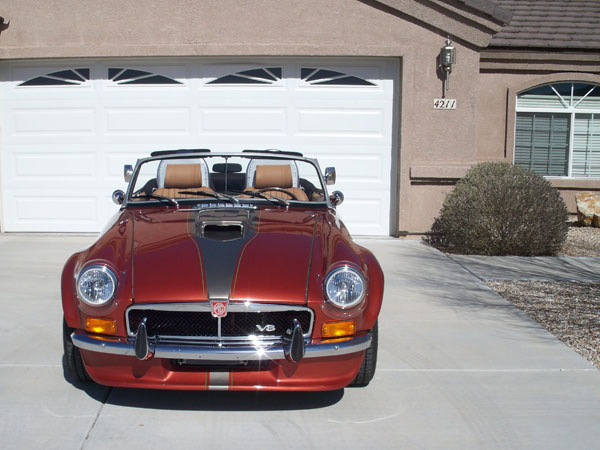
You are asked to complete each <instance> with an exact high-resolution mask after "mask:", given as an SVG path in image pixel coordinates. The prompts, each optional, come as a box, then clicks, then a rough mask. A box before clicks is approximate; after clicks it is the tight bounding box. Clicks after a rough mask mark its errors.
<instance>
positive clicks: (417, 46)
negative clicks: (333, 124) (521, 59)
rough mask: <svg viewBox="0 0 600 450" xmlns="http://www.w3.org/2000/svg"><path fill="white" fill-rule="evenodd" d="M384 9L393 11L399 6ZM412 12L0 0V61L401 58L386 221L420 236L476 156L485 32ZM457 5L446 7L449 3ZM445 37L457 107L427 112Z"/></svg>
mask: <svg viewBox="0 0 600 450" xmlns="http://www.w3.org/2000/svg"><path fill="white" fill-rule="evenodd" d="M384 3H388V4H389V5H391V6H394V5H397V6H398V7H399V8H401V7H402V6H403V5H404V4H405V3H406V2H403V1H395V2H384ZM407 5H408V4H407ZM411 5H412V6H411V8H413V9H414V8H416V9H414V11H412V10H411V11H408V12H401V11H395V10H393V8H391V7H390V6H382V4H381V3H377V2H372V1H369V0H365V1H359V0H328V1H327V2H323V1H322V0H303V1H299V0H254V1H242V0H170V1H169V0H143V1H142V0H130V1H126V2H124V1H122V0H103V1H102V2H98V1H95V0H62V1H59V0H53V1H44V2H39V1H35V0H4V1H3V2H2V4H1V5H0V15H2V16H3V17H5V18H9V19H10V26H9V27H8V28H7V29H5V30H3V31H2V32H1V33H0V59H20V58H75V57H115V56H123V57H137V56H241V55H243V56H252V55H269V56H385V57H393V58H399V59H400V60H401V64H400V67H401V69H400V73H399V74H398V77H399V80H400V86H399V92H398V98H399V102H398V105H399V106H398V111H397V117H398V120H397V123H398V127H397V134H396V135H395V136H394V141H395V142H396V144H395V145H394V149H393V151H394V155H393V161H394V164H395V166H394V167H393V169H392V172H393V173H392V174H390V179H391V182H390V184H391V187H392V191H393V192H397V190H398V187H399V196H398V197H397V198H396V200H395V202H397V203H396V206H397V207H396V208H395V210H394V208H392V210H393V211H394V213H393V214H394V217H392V224H393V225H395V226H396V227H397V229H399V230H407V231H412V232H419V231H426V230H428V229H429V227H430V224H431V222H432V220H433V217H434V216H435V215H436V214H437V212H438V210H439V207H440V205H441V199H443V196H444V194H445V193H446V192H447V191H448V189H449V186H448V185H447V184H446V183H445V182H444V180H442V183H440V177H441V178H442V179H443V178H444V177H446V176H448V173H452V174H456V173H464V170H465V169H466V168H467V167H468V166H470V165H471V164H473V163H474V162H475V161H477V159H478V158H479V157H480V156H481V155H478V153H477V148H478V131H477V130H478V123H479V122H478V117H479V115H480V113H479V109H480V108H481V104H482V103H481V102H480V101H478V96H479V95H480V90H481V86H482V85H481V83H478V82H477V80H478V78H479V50H478V47H477V45H482V44H485V42H487V40H489V38H490V37H491V31H490V30H489V29H488V27H489V26H491V25H490V22H485V23H482V26H481V27H477V26H473V24H474V23H475V22H474V21H476V20H477V17H476V16H475V15H474V14H473V13H472V11H471V12H470V13H469V14H470V17H469V19H468V20H466V19H463V18H461V17H460V16H459V15H457V14H456V13H454V12H453V13H451V14H444V11H442V7H441V6H439V7H436V8H434V9H431V10H429V11H426V14H425V16H423V17H427V23H424V22H423V21H421V20H420V19H419V18H418V17H415V16H418V15H419V14H421V16H422V15H423V14H424V10H423V8H425V6H423V4H422V3H419V2H412V3H411ZM460 6H461V4H460V2H456V5H454V6H453V8H455V9H456V8H457V7H460ZM417 10H418V11H417ZM417 12H418V14H417ZM409 13H410V14H415V16H411V15H410V14H409ZM421 16H419V17H421ZM447 30H452V32H453V37H454V39H455V40H456V41H457V43H456V44H455V45H456V47H457V64H456V66H455V68H454V70H453V73H452V75H451V80H450V82H451V89H450V91H449V92H448V95H447V96H448V97H450V98H454V99H456V100H457V104H458V106H457V109H456V110H452V111H436V110H434V109H433V101H434V98H439V97H441V96H442V81H441V80H440V79H439V77H438V74H437V67H436V57H437V55H438V53H439V51H440V48H441V47H442V46H443V45H444V40H445V38H446V32H447ZM457 36H458V37H457ZM489 107H490V106H489V105H487V104H486V105H485V108H489ZM501 109H502V108H501ZM494 127H496V128H498V127H497V125H496V124H494ZM500 134H501V133H500ZM496 140H497V138H496ZM494 151H496V150H494ZM492 153H493V152H492ZM494 154H495V153H494ZM411 168H413V169H412V170H413V173H414V175H413V177H412V178H411ZM396 170H398V173H399V179H398V180H397V177H396V174H395V173H394V172H395V171H396ZM448 171H449V172H448ZM419 174H420V175H419ZM393 197H394V196H393Z"/></svg>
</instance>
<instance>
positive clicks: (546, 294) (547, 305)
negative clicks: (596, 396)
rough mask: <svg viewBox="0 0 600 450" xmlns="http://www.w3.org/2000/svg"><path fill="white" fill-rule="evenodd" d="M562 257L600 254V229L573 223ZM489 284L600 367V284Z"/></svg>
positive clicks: (498, 282)
mask: <svg viewBox="0 0 600 450" xmlns="http://www.w3.org/2000/svg"><path fill="white" fill-rule="evenodd" d="M560 256H595V257H600V228H592V227H579V226H577V225H575V224H572V225H571V227H570V228H569V232H568V235H567V240H566V242H565V245H564V246H563V249H562V251H561V253H560ZM487 285H488V286H489V287H490V288H492V289H493V290H494V291H496V292H497V293H498V294H500V295H501V296H502V297H504V298H505V299H506V300H508V301H509V302H510V303H512V304H513V305H515V306H516V307H517V308H519V309H521V310H522V311H524V312H525V313H526V314H527V315H528V316H529V317H531V318H532V319H534V320H535V321H536V322H538V323H540V324H541V325H542V326H543V327H544V328H546V329H547V330H548V331H550V332H551V333H552V334H553V335H555V336H556V337H557V338H558V339H560V340H561V341H562V342H564V343H565V344H567V345H568V346H569V347H571V348H572V349H573V350H575V351H576V352H577V353H579V354H580V355H581V356H583V357H584V358H586V359H587V360H589V361H590V362H592V364H594V365H595V366H596V367H597V368H599V369H600V283H575V282H547V281H516V282H511V281H489V282H487Z"/></svg>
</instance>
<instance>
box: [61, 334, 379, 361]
mask: <svg viewBox="0 0 600 450" xmlns="http://www.w3.org/2000/svg"><path fill="white" fill-rule="evenodd" d="M71 339H72V340H73V344H75V345H76V346H77V347H79V348H80V349H83V350H89V351H92V352H100V353H109V354H113V355H125V356H136V352H135V341H134V340H133V339H129V340H128V341H127V342H123V341H109V340H106V339H99V338H96V337H93V336H89V335H87V334H82V333H77V332H74V333H73V334H71ZM148 344H149V350H150V352H151V353H152V357H154V358H167V359H188V360H206V361H232V362H235V361H260V360H277V359H286V355H288V354H289V349H288V348H286V347H285V346H284V345H270V346H267V345H265V346H261V345H260V344H258V345H248V346H223V347H218V346H207V345H194V344H187V343H172V342H169V343H166V342H160V341H159V342H153V341H149V342H148ZM370 345H371V337H370V336H361V337H356V338H353V339H350V340H347V341H341V342H329V343H323V344H307V345H306V346H305V354H304V358H323V357H328V356H339V355H347V354H350V353H358V352H361V351H363V350H366V349H367V348H369V347H370Z"/></svg>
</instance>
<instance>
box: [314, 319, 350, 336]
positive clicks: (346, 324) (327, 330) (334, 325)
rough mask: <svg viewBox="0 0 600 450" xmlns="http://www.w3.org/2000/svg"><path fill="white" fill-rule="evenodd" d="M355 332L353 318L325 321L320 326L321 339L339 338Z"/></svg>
mask: <svg viewBox="0 0 600 450" xmlns="http://www.w3.org/2000/svg"><path fill="white" fill-rule="evenodd" d="M355 332H356V325H355V324H354V320H345V321H343V322H327V323H324V324H323V327H322V328H321V334H322V336H323V339H327V338H339V337H344V336H352V335H353V334H354V333H355Z"/></svg>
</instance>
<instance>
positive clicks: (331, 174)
mask: <svg viewBox="0 0 600 450" xmlns="http://www.w3.org/2000/svg"><path fill="white" fill-rule="evenodd" d="M325 184H327V185H328V186H329V185H331V184H335V167H326V168H325Z"/></svg>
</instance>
